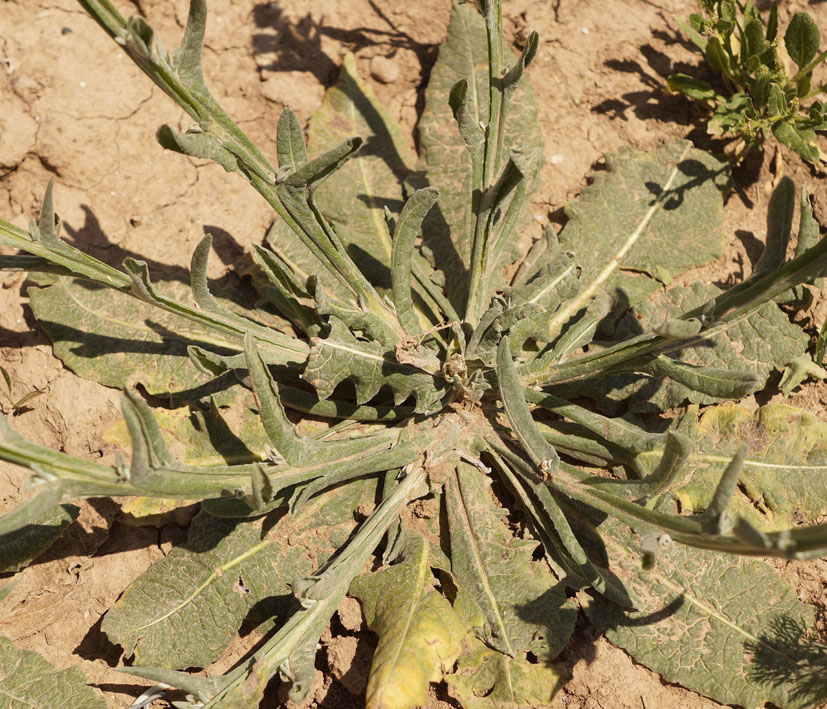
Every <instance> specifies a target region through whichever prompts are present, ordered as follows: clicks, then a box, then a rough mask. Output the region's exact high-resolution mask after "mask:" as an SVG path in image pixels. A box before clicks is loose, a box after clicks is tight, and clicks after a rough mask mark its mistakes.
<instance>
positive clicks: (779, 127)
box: [772, 121, 821, 163]
mask: <svg viewBox="0 0 827 709" xmlns="http://www.w3.org/2000/svg"><path fill="white" fill-rule="evenodd" d="M772 133H773V135H774V136H775V137H776V139H777V140H778V141H779V142H781V143H783V144H784V145H786V146H787V147H788V148H789V149H790V150H793V151H795V152H796V153H798V154H799V155H800V156H801V157H802V158H804V159H805V160H809V161H810V162H815V163H817V162H819V160H821V151H820V150H819V148H818V144H817V143H816V134H815V131H813V130H810V129H809V128H799V127H797V126H795V125H793V124H792V123H789V122H787V121H782V122H779V123H776V124H775V125H774V126H773V129H772Z"/></svg>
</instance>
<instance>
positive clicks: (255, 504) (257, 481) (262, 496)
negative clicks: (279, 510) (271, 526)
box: [244, 463, 273, 512]
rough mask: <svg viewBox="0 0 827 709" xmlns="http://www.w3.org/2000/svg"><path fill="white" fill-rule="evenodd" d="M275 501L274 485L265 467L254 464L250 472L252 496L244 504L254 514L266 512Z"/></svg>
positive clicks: (246, 496) (245, 498)
mask: <svg viewBox="0 0 827 709" xmlns="http://www.w3.org/2000/svg"><path fill="white" fill-rule="evenodd" d="M272 500H273V484H272V482H271V481H270V476H269V475H267V472H266V471H265V470H264V467H263V466H261V465H258V464H257V463H254V464H253V466H252V470H251V471H250V494H249V495H245V497H244V502H246V503H247V505H248V507H249V508H250V509H251V510H253V512H259V511H262V510H264V509H265V508H266V507H267V506H268V505H269V504H270V503H271V502H272Z"/></svg>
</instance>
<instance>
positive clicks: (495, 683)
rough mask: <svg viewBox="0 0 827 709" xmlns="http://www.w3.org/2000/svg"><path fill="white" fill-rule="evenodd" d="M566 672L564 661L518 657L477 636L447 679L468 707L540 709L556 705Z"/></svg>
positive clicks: (483, 708)
mask: <svg viewBox="0 0 827 709" xmlns="http://www.w3.org/2000/svg"><path fill="white" fill-rule="evenodd" d="M566 675H567V672H566V669H565V667H563V666H561V665H550V664H546V663H542V662H540V663H533V662H526V661H525V660H516V659H514V658H511V657H508V655H503V654H502V653H499V652H497V651H496V650H492V649H491V648H490V647H488V646H487V645H485V644H484V643H481V642H480V641H479V640H476V639H474V640H473V644H472V649H471V651H470V652H468V653H467V654H464V655H462V656H461V657H460V658H459V662H458V663H457V670H456V672H454V673H453V674H450V675H448V676H447V677H446V678H445V681H446V682H447V683H448V689H449V691H450V692H451V695H452V696H454V697H456V698H457V699H459V700H460V701H461V702H462V706H463V707H464V708H465V709H536V708H537V707H547V706H551V705H552V701H553V700H554V695H555V694H557V692H558V691H559V690H560V688H561V687H562V686H563V684H564V683H565V678H566Z"/></svg>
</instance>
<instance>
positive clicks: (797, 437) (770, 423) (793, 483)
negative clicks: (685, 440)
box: [638, 403, 827, 531]
mask: <svg viewBox="0 0 827 709" xmlns="http://www.w3.org/2000/svg"><path fill="white" fill-rule="evenodd" d="M678 430H679V431H680V432H681V433H682V434H684V435H686V436H688V437H689V438H690V439H691V440H692V441H693V448H692V453H691V454H690V456H689V460H688V461H687V468H686V476H685V477H684V480H685V482H686V484H683V485H681V486H679V487H678V488H677V489H675V490H674V491H673V492H674V493H675V494H676V495H677V496H678V499H680V501H681V507H682V509H684V510H686V511H687V512H701V511H703V510H704V509H706V507H707V505H708V504H709V500H710V499H711V497H712V493H713V491H714V489H715V485H716V484H717V482H718V480H719V479H720V477H721V474H722V473H723V471H724V468H725V467H726V466H727V464H728V463H729V461H730V460H731V459H732V456H733V455H735V452H736V451H737V449H738V447H739V446H740V444H741V443H746V444H747V445H748V446H749V452H748V453H747V458H746V462H745V463H744V472H743V474H742V475H741V481H740V485H739V487H738V490H737V491H736V493H735V497H734V499H733V503H732V504H733V507H732V508H731V510H732V512H733V514H738V515H741V516H743V517H746V518H747V519H748V520H749V521H750V522H751V523H752V524H753V525H755V526H757V527H758V528H760V529H764V530H767V531H770V530H779V529H786V528H789V527H793V526H795V525H796V524H800V523H801V522H803V521H808V520H814V519H816V518H818V517H820V516H822V515H824V514H827V424H825V423H824V422H822V421H819V420H818V419H817V418H816V417H815V415H813V414H812V413H810V412H808V411H803V410H801V409H795V408H793V407H791V406H787V405H786V404H767V405H765V406H762V407H761V408H760V409H758V410H757V411H752V412H751V411H748V410H747V409H745V408H743V407H741V406H738V405H736V404H731V403H726V404H720V405H718V406H715V407H712V408H708V409H706V410H705V411H704V413H703V416H701V417H700V419H699V417H698V411H697V408H696V407H692V408H691V409H690V410H689V411H688V412H687V413H686V414H685V415H684V417H683V419H682V421H681V423H680V425H679V427H678ZM660 453H661V451H659V450H657V451H656V450H653V451H647V452H645V453H642V454H640V456H638V461H639V462H640V463H641V465H642V467H643V469H644V470H645V472H647V473H648V472H650V469H653V468H654V466H655V465H657V457H658V456H659V455H660Z"/></svg>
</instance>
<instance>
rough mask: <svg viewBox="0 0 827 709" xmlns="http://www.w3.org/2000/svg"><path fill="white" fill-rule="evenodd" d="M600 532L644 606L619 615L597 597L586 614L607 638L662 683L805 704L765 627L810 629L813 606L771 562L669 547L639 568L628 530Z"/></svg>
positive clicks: (724, 696) (728, 699) (611, 527)
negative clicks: (775, 672)
mask: <svg viewBox="0 0 827 709" xmlns="http://www.w3.org/2000/svg"><path fill="white" fill-rule="evenodd" d="M600 531H601V533H602V535H603V538H604V539H607V540H608V541H607V545H608V548H607V551H608V555H609V558H610V559H612V561H613V570H614V571H615V572H616V573H617V574H618V575H619V576H621V577H622V578H623V579H624V581H626V583H627V584H628V586H629V589H630V591H631V592H632V593H633V594H634V596H635V597H637V598H639V599H640V600H641V601H642V602H643V603H645V607H641V608H638V609H637V610H635V611H624V610H623V609H621V608H619V607H618V606H615V605H613V604H611V603H607V602H605V601H603V600H602V599H600V598H595V599H593V600H592V601H591V603H590V604H589V605H588V606H587V608H586V613H587V615H588V616H589V618H590V619H591V620H592V621H593V622H594V623H596V624H597V625H598V626H599V627H600V628H602V629H605V633H606V637H607V638H608V639H609V640H611V641H612V642H613V643H614V644H615V645H619V646H620V647H622V648H624V649H625V650H626V651H627V652H628V653H629V654H630V655H631V656H632V657H633V658H634V659H635V661H637V662H640V663H641V664H643V665H646V666H647V667H648V668H649V669H651V670H653V671H655V672H657V673H658V674H660V675H661V676H662V677H663V678H664V679H665V680H666V681H667V682H675V683H677V684H681V685H683V686H684V687H686V688H687V689H691V690H692V691H695V692H699V693H701V694H704V695H706V696H708V697H711V698H712V699H715V700H716V701H719V702H722V703H724V704H738V705H740V706H744V707H748V708H752V707H759V706H763V705H764V703H765V702H767V701H771V702H773V703H774V704H776V705H778V706H783V707H789V708H790V709H796V708H797V707H803V706H807V705H808V703H807V702H806V701H804V702H802V701H801V697H798V698H796V696H797V695H796V677H795V673H794V659H793V658H791V657H790V656H789V655H788V654H787V650H786V649H785V648H783V647H782V644H781V643H780V642H779V641H780V640H781V638H776V637H773V636H774V633H773V628H774V627H776V625H777V623H778V622H779V621H780V620H782V619H785V620H789V621H790V622H793V623H795V624H796V625H797V626H799V627H802V628H810V627H812V623H813V615H814V614H813V609H812V607H810V606H806V605H804V604H803V603H801V602H800V601H799V600H798V598H797V597H796V594H795V591H794V590H793V588H792V587H791V586H789V585H788V584H787V583H786V582H785V581H782V580H781V579H780V578H779V577H778V575H777V574H776V573H775V571H774V569H773V568H772V567H771V566H770V565H769V564H767V563H765V562H763V561H754V560H751V559H746V558H743V557H736V556H727V555H722V554H718V553H714V552H708V551H703V550H699V549H694V548H692V547H687V546H681V545H678V544H668V545H662V546H661V549H660V552H659V555H658V557H657V561H656V562H655V565H654V568H652V569H650V570H649V571H644V570H642V569H641V565H640V551H639V546H638V541H637V540H636V538H635V535H633V534H632V533H630V532H629V531H628V528H625V527H623V525H620V524H618V523H611V522H604V523H603V524H601V525H600ZM766 664H770V665H772V667H773V668H779V667H782V668H789V669H790V671H789V672H788V673H780V674H781V675H782V676H779V677H777V678H775V679H774V680H773V681H772V682H770V681H768V680H764V679H762V677H763V676H765V673H766V670H767V667H765V666H764V665H766ZM785 674H786V676H783V675H785Z"/></svg>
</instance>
